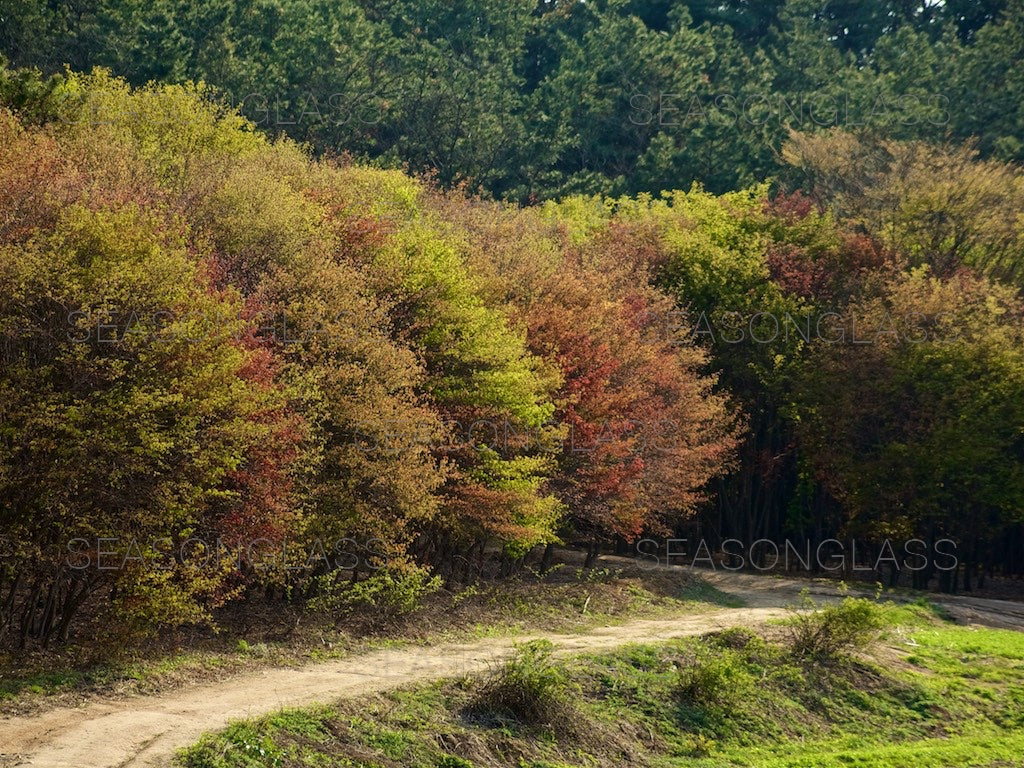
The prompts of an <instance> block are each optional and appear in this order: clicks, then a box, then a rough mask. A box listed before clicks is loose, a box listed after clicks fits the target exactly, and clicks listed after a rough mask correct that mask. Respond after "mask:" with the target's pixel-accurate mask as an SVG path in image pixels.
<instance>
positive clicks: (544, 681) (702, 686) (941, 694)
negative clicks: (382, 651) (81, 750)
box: [179, 606, 1024, 768]
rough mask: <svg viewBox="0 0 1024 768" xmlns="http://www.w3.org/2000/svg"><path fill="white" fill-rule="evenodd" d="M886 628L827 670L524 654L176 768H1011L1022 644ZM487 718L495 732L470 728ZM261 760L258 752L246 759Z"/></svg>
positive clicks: (773, 635)
mask: <svg viewBox="0 0 1024 768" xmlns="http://www.w3.org/2000/svg"><path fill="white" fill-rule="evenodd" d="M884 613H885V619H886V629H884V630H883V635H882V638H881V639H880V640H878V641H876V642H875V644H874V645H873V646H871V648H870V649H869V650H868V651H863V652H854V653H852V654H850V653H846V654H844V653H836V654H833V655H832V656H831V657H830V658H829V659H828V660H827V661H825V660H822V659H821V658H814V659H811V658H809V657H807V656H806V655H801V654H800V653H799V652H798V650H796V649H794V647H793V646H792V644H791V643H792V640H791V638H790V636H789V635H788V634H787V633H786V632H785V631H783V629H781V628H777V629H774V630H769V631H768V634H767V635H766V636H759V635H754V634H752V633H750V632H747V631H745V630H740V629H737V630H727V631H724V632H720V633H716V634H713V635H708V636H705V637H702V638H686V639H679V640H674V641H671V642H667V643H660V644H657V645H632V646H627V647H624V648H621V649H619V650H617V651H615V652H613V653H603V654H599V655H577V656H573V657H571V658H568V659H561V660H558V659H557V658H556V661H555V662H554V663H556V664H557V665H558V671H557V672H554V673H552V671H551V668H550V664H551V663H552V661H551V658H550V656H549V655H548V654H546V653H544V652H543V649H540V650H539V651H538V652H537V653H535V654H534V655H535V656H537V658H535V659H534V661H535V662H536V664H534V665H533V668H532V670H531V668H529V667H530V665H531V664H533V662H531V661H530V657H529V654H523V653H521V654H520V655H519V657H517V659H515V660H513V662H511V664H510V666H509V667H507V668H506V669H505V670H499V671H497V672H496V673H494V674H493V675H491V676H489V677H483V678H472V677H467V678H462V679H459V680H449V681H439V682H435V683H432V684H429V685H423V686H418V687H415V688H410V689H402V690H397V691H392V692H389V693H386V694H379V695H376V696H370V697H363V698H360V699H357V700H350V701H343V702H340V703H338V704H336V705H335V706H333V707H329V708H316V709H307V710H298V711H284V712H280V713H277V714H275V715H273V716H270V717H267V718H263V719H260V720H254V721H246V722H242V723H236V724H234V725H232V726H231V727H230V728H229V729H227V730H226V731H224V732H222V733H219V734H215V735H209V736H207V737H205V738H204V739H203V740H202V741H201V742H200V743H198V744H197V745H195V746H193V747H191V748H189V749H187V750H185V751H184V752H183V753H182V754H181V756H180V758H179V762H180V764H181V765H182V766H185V768H242V767H248V766H253V768H255V766H261V767H262V766H280V768H299V767H306V766H309V767H312V766H348V767H349V768H397V767H398V766H402V767H403V768H404V767H408V768H438V767H439V766H449V767H451V766H458V767H459V768H471V767H472V766H477V767H478V768H482V767H483V766H496V767H497V766H507V767H508V768H565V767H566V766H591V767H593V768H601V767H604V766H607V767H608V768H611V767H612V766H620V765H625V764H629V765H647V766H651V767H652V768H669V767H671V766H680V767H681V766H687V767H688V768H689V767H690V766H693V767H695V768H719V767H721V766H758V767H761V768H781V767H782V766H786V767H787V768H796V767H797V766H807V767H808V768H810V767H811V766H814V768H819V767H827V766H837V767H838V766H842V767H843V768H849V767H850V766H859V767H863V768H882V767H883V766H884V767H885V768H892V767H894V766H906V767H907V768H912V767H913V768H919V767H924V768H928V767H930V766H935V767H936V768H938V767H939V766H942V767H943V768H945V767H946V766H1009V765H1020V764H1021V763H1020V761H1021V757H1020V756H1021V755H1024V634H1021V633H1016V632H1010V631H1005V630H993V629H975V628H967V627H957V626H952V625H950V624H948V623H945V622H944V621H943V620H942V619H941V617H939V616H937V615H936V614H935V612H933V611H931V610H929V609H928V608H925V607H921V606H901V607H887V608H885V609H884ZM515 665H518V666H515ZM524 665H526V667H527V669H525V670H524V669H523V666H524ZM510 669H511V670H513V671H514V672H515V674H514V675H512V683H511V685H512V692H513V694H514V695H513V694H510V693H509V690H506V689H502V692H501V695H499V696H496V697H495V696H494V695H493V694H494V689H495V680H498V681H502V685H507V684H508V681H509V679H510V676H509V674H507V673H508V672H509V670H510ZM517 681H525V682H522V684H521V685H520V682H517ZM530 691H534V692H535V693H536V694H537V695H538V696H540V695H541V694H543V698H544V699H545V700H546V701H548V702H549V703H550V702H556V703H557V706H559V707H561V706H568V707H569V709H567V710H565V711H566V712H567V713H569V714H567V715H566V717H567V718H571V725H572V727H571V728H562V727H558V726H557V724H553V723H545V722H544V721H545V719H546V718H545V717H543V716H542V717H540V719H539V721H538V720H536V719H535V718H534V715H535V714H536V713H535V712H534V711H533V710H532V709H530V708H529V707H526V708H523V707H522V702H521V701H519V699H520V696H521V694H523V693H524V692H525V693H529V692H530ZM509 701H513V702H515V703H516V706H514V707H512V706H508V703H509ZM488 708H490V709H491V710H492V715H495V716H492V717H487V716H481V710H485V712H484V714H485V715H486V710H487V709H488ZM517 713H519V714H517ZM538 722H539V723H540V725H539V726H538ZM260 749H263V750H264V752H265V754H262V755H260V757H259V759H257V758H256V757H255V755H256V753H257V752H258V751H259V750H260Z"/></svg>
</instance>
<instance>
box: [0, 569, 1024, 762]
mask: <svg viewBox="0 0 1024 768" xmlns="http://www.w3.org/2000/svg"><path fill="white" fill-rule="evenodd" d="M701 577H702V578H703V579H705V580H706V581H708V582H710V583H711V584H713V585H714V586H716V587H718V588H719V589H723V590H725V591H728V592H730V593H732V594H734V595H736V596H738V597H740V598H742V599H743V600H744V601H745V602H746V605H747V607H744V608H731V609H730V608H723V609H716V610H710V611H704V612H701V613H696V614H693V615H690V616H683V617H677V618H672V619H648V620H641V621H633V622H629V623H626V624H620V625H615V626H606V627H597V628H594V629H591V630H588V631H587V632H585V633H580V634H570V635H567V634H551V633H530V634H524V635H518V636H515V637H508V638H490V639H487V640H480V641H476V642H469V643H461V644H448V645H437V646H433V647H404V648H393V649H387V650H380V651H375V652H372V653H367V654H362V655H359V656H353V657H350V658H346V659H340V660H337V661H330V662H324V663H318V664H310V665H308V666H305V667H302V668H299V669H270V670H265V671H261V672H255V673H246V674H242V675H239V676H236V677H232V678H230V679H227V680H222V681H219V682H214V683H208V684H202V685H198V686H194V687H189V688H186V689H181V690H176V691H171V692H168V693H164V694H158V695H150V696H136V697H132V698H128V699H120V700H103V699H99V700H94V701H90V702H88V703H86V704H85V705H84V706H81V707H74V708H58V709H54V710H50V711H47V712H43V713H41V714H37V715H32V716H19V717H13V718H7V719H4V720H0V749H2V753H0V766H5V765H11V766H33V768H128V767H131V768H142V767H143V766H148V767H150V768H152V767H153V766H168V765H169V764H170V763H171V760H172V758H173V756H174V753H175V751H176V750H177V749H179V748H181V747H184V746H187V745H189V744H191V743H193V742H194V741H195V740H196V739H198V738H199V736H200V735H201V734H202V733H204V732H206V731H211V730H217V729H220V728H223V727H224V726H225V725H227V724H228V723H229V722H230V721H232V720H237V719H240V718H248V717H257V716H260V715H265V714H268V713H270V712H273V711H276V710H278V709H280V708H282V707H295V706H303V705H309V704H313V703H318V702H324V703H329V702H332V701H336V700H338V699H342V698H347V697H353V696H357V695H360V694H364V693H370V692H376V691H383V690H387V689H391V688H396V687H399V686H402V685H408V684H410V683H416V682H424V681H428V680H434V679H438V678H442V677H451V676H458V675H462V674H466V673H472V672H480V671H484V670H486V669H487V668H489V667H491V666H493V665H494V664H496V663H498V662H500V661H501V660H502V659H503V658H504V657H506V656H507V655H508V654H509V653H510V652H511V650H512V646H513V645H514V644H515V643H519V642H524V641H526V640H531V639H539V638H544V639H548V640H550V641H551V642H552V643H554V644H555V646H556V647H557V649H558V653H560V654H565V653H573V652H581V651H595V650H604V649H609V648H614V647H616V646H620V645H624V644H627V643H634V642H637V643H641V642H642V643H649V642H657V641H659V640H667V639H670V638H673V637H683V636H688V635H699V634H704V633H707V632H713V631H716V630H720V629H725V628H728V627H736V626H747V627H751V626H756V625H759V624H762V623H763V622H765V621H768V620H770V619H773V618H779V617H781V616H783V615H785V613H786V608H785V606H787V605H789V604H792V603H793V602H794V597H795V596H796V595H798V594H799V592H800V590H801V589H803V588H805V587H810V590H811V592H812V593H814V594H815V595H816V596H832V597H834V596H835V594H836V591H835V585H834V583H832V584H828V583H822V584H818V583H812V584H808V582H807V581H805V580H798V579H773V578H766V577H758V576H750V575H745V574H735V573H721V572H719V573H708V572H701ZM929 597H934V596H931V595H930V596H929ZM941 604H942V605H943V607H944V608H946V610H948V611H950V613H952V614H953V616H954V617H955V618H957V619H959V620H961V621H965V622H971V623H983V624H989V625H991V626H1010V627H1013V628H1017V629H1024V605H1022V604H1018V603H1011V602H1006V601H1000V600H979V599H972V598H959V599H958V598H943V599H942V600H941Z"/></svg>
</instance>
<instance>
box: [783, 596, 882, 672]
mask: <svg viewBox="0 0 1024 768" xmlns="http://www.w3.org/2000/svg"><path fill="white" fill-rule="evenodd" d="M884 625H885V620H884V615H883V609H882V607H881V606H879V605H878V604H877V603H875V602H873V601H871V600H868V599H866V598H863V597H844V598H843V599H842V600H841V601H839V602H838V603H830V604H827V605H824V606H819V605H817V604H816V603H815V602H814V600H813V599H812V598H811V597H810V596H808V595H807V594H806V592H805V594H804V596H803V604H802V605H801V606H800V607H799V608H798V609H797V610H795V611H794V614H793V616H791V617H790V618H789V619H787V621H786V626H787V628H788V630H789V633H790V640H789V642H790V647H791V648H792V650H793V653H794V654H796V655H797V656H801V657H806V658H812V659H815V660H817V661H827V660H835V659H837V658H840V656H841V655H842V654H846V653H848V652H849V651H853V650H860V649H862V648H864V647H865V646H866V645H868V643H870V642H871V641H872V640H874V639H875V638H876V637H877V635H878V632H879V631H880V630H881V629H882V628H883V626H884Z"/></svg>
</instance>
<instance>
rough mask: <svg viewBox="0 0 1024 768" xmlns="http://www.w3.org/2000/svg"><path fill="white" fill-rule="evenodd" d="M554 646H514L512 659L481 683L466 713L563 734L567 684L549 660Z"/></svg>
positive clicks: (542, 642) (569, 716) (569, 712)
mask: <svg viewBox="0 0 1024 768" xmlns="http://www.w3.org/2000/svg"><path fill="white" fill-rule="evenodd" d="M553 651H554V645H552V644H551V643H550V642H549V641H547V640H533V641H530V642H528V643H525V644H523V645H520V646H517V648H516V652H515V653H514V654H513V656H512V658H510V659H509V660H508V661H506V662H505V663H504V664H503V665H502V666H501V667H500V668H499V669H497V670H496V671H495V672H494V673H493V674H492V675H491V677H490V678H489V679H488V680H487V681H486V682H485V683H484V685H483V686H482V687H481V689H480V690H479V692H478V693H477V695H476V696H475V697H474V700H473V702H472V703H471V705H470V707H469V711H470V712H471V713H473V714H476V715H478V716H485V717H493V718H496V719H498V720H512V721H515V722H518V723H520V724H522V725H525V726H528V727H533V728H541V729H544V730H548V731H555V730H564V729H565V728H566V726H567V725H568V724H569V723H570V722H571V719H572V705H571V704H570V702H569V699H568V691H569V688H570V685H571V683H570V681H569V678H568V675H567V674H566V672H565V670H564V669H563V668H562V667H561V666H559V665H557V664H556V663H555V662H554V661H553V660H552V658H551V656H552V653H553Z"/></svg>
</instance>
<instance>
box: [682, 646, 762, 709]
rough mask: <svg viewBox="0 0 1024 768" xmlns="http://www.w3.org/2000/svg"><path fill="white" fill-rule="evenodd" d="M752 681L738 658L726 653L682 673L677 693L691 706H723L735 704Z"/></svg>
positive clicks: (706, 657) (696, 663)
mask: <svg viewBox="0 0 1024 768" xmlns="http://www.w3.org/2000/svg"><path fill="white" fill-rule="evenodd" d="M749 680H750V676H749V674H748V673H747V672H746V670H744V669H743V666H742V664H741V663H740V659H739V657H738V656H737V655H736V654H735V653H733V652H731V651H728V650H724V649H723V650H721V651H719V652H716V653H715V655H713V656H705V657H698V658H697V659H696V660H695V661H694V663H693V664H692V665H690V666H688V667H684V668H683V669H682V670H680V672H679V684H678V688H677V693H678V697H679V699H680V700H681V701H682V702H683V703H685V704H689V705H691V706H715V705H717V706H721V705H724V704H728V703H730V702H732V701H735V700H736V698H737V697H738V695H739V694H740V693H741V692H742V691H743V690H744V689H745V688H746V687H747V683H749Z"/></svg>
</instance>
